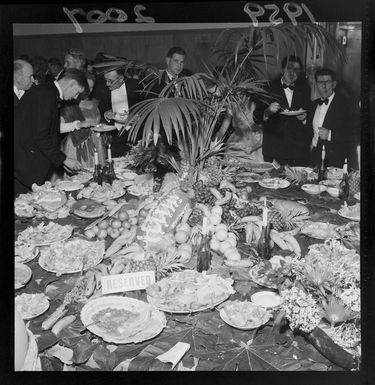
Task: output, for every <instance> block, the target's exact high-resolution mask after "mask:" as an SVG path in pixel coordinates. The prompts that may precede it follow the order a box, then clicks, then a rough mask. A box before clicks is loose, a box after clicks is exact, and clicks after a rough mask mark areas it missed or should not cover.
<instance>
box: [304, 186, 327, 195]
mask: <svg viewBox="0 0 375 385" xmlns="http://www.w3.org/2000/svg"><path fill="white" fill-rule="evenodd" d="M301 189H302V190H303V191H305V192H307V193H308V194H312V195H316V194H320V193H322V192H324V191H326V190H327V188H326V186H323V185H321V184H304V185H302V186H301Z"/></svg>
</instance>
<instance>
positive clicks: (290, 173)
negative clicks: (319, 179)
mask: <svg viewBox="0 0 375 385" xmlns="http://www.w3.org/2000/svg"><path fill="white" fill-rule="evenodd" d="M310 174H312V173H310ZM282 176H283V177H284V178H285V179H286V180H288V181H289V182H290V183H293V184H304V183H306V182H308V181H310V180H312V179H314V178H312V175H309V174H308V173H307V171H306V170H304V169H302V168H296V167H294V168H292V167H289V166H287V165H286V166H284V172H283V174H282Z"/></svg>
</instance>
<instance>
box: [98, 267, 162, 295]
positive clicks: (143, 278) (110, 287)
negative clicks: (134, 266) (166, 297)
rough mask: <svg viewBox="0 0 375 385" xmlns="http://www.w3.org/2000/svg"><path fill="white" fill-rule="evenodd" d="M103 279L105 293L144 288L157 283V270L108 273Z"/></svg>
mask: <svg viewBox="0 0 375 385" xmlns="http://www.w3.org/2000/svg"><path fill="white" fill-rule="evenodd" d="M101 281H102V293H103V294H109V293H119V292H125V291H132V290H142V289H146V287H148V286H150V285H151V284H153V283H155V271H139V272H136V273H127V274H114V275H106V276H104V277H102V278H101Z"/></svg>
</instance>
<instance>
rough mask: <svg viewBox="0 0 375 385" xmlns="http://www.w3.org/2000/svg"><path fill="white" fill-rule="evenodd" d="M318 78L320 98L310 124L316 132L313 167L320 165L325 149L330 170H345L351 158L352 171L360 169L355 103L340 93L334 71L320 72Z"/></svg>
mask: <svg viewBox="0 0 375 385" xmlns="http://www.w3.org/2000/svg"><path fill="white" fill-rule="evenodd" d="M314 77H315V82H316V86H317V90H318V94H319V96H320V97H319V98H318V99H316V100H314V101H313V102H312V106H311V109H310V112H309V116H308V123H307V124H308V125H309V126H310V127H312V128H313V132H314V136H313V138H312V141H311V165H312V166H317V165H319V164H320V161H321V152H322V147H323V145H324V146H325V151H326V153H325V157H326V162H327V166H334V167H342V166H343V164H344V161H345V158H347V159H348V165H349V167H353V168H357V162H356V159H357V157H356V153H355V151H356V145H357V144H358V143H357V142H358V138H357V137H356V134H357V127H358V126H359V125H358V122H356V121H355V111H354V103H351V102H350V100H348V98H346V97H345V96H344V95H343V94H342V93H340V92H336V86H337V82H336V74H335V72H334V71H332V70H331V69H329V68H322V69H319V70H317V71H316V72H315V76H314Z"/></svg>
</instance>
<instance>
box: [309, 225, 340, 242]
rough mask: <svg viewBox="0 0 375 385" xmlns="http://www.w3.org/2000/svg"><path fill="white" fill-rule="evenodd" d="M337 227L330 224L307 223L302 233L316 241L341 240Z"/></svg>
mask: <svg viewBox="0 0 375 385" xmlns="http://www.w3.org/2000/svg"><path fill="white" fill-rule="evenodd" d="M336 227H337V226H336V225H333V224H332V223H328V222H307V223H305V224H304V225H303V226H302V227H301V233H302V234H304V235H306V236H308V237H310V238H315V239H321V240H325V239H329V238H340V236H339V234H338V233H337V231H336Z"/></svg>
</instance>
